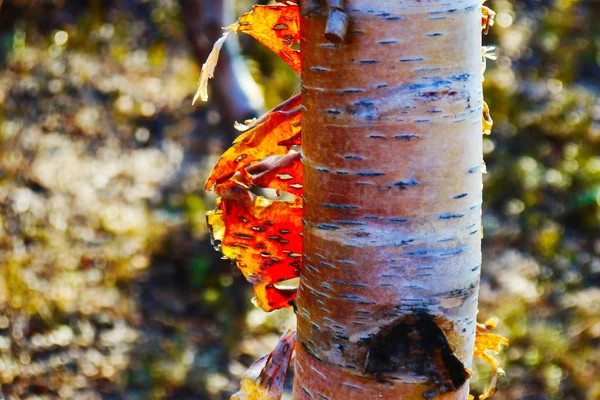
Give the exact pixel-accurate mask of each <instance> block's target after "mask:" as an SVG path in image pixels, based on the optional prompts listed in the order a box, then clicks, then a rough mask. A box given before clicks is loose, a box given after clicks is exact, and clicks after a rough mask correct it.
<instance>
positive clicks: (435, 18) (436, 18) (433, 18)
mask: <svg viewBox="0 0 600 400" xmlns="http://www.w3.org/2000/svg"><path fill="white" fill-rule="evenodd" d="M427 19H428V20H430V21H436V20H439V19H446V17H443V16H441V17H429V18H427Z"/></svg>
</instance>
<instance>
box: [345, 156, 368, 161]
mask: <svg viewBox="0 0 600 400" xmlns="http://www.w3.org/2000/svg"><path fill="white" fill-rule="evenodd" d="M344 158H345V159H346V160H358V161H360V160H364V159H365V158H364V157H361V156H353V155H348V156H344Z"/></svg>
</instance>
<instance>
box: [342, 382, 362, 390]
mask: <svg viewBox="0 0 600 400" xmlns="http://www.w3.org/2000/svg"><path fill="white" fill-rule="evenodd" d="M342 385H343V386H347V387H349V388H351V389H356V390H363V388H361V387H359V386H356V385H352V384H351V383H342Z"/></svg>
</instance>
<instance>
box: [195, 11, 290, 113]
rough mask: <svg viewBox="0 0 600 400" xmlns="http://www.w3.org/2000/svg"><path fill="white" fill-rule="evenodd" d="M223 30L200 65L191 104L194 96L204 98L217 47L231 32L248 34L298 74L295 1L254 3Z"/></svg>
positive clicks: (215, 62)
mask: <svg viewBox="0 0 600 400" xmlns="http://www.w3.org/2000/svg"><path fill="white" fill-rule="evenodd" d="M225 29H226V30H227V32H225V33H224V34H223V36H222V37H221V38H220V39H219V40H217V42H216V43H215V45H214V46H213V49H212V51H211V52H210V55H209V56H208V59H207V60H206V62H205V63H204V65H203V66H202V72H201V73H200V80H199V82H198V90H197V91H196V94H195V95H194V100H193V103H195V102H196V101H197V100H198V99H201V100H202V101H207V100H208V80H209V79H210V78H212V77H213V75H214V71H215V68H216V66H217V61H218V58H219V53H220V51H221V48H222V47H223V44H224V43H225V40H226V39H227V37H228V36H229V35H230V34H231V33H232V32H235V33H238V32H244V33H246V34H248V35H250V36H252V37H253V38H255V39H256V40H258V41H259V42H261V43H262V44H264V45H265V46H267V47H268V48H269V49H271V50H273V51H274V52H275V53H276V54H277V55H279V56H280V57H281V58H282V59H283V60H284V61H285V62H286V63H287V64H288V65H290V66H291V67H292V68H293V69H294V71H296V72H297V73H300V69H301V61H300V52H299V51H298V50H295V49H293V48H292V46H293V45H294V44H295V43H298V42H299V40H300V7H299V6H298V4H297V2H296V1H287V2H285V3H279V5H273V6H259V5H257V6H254V8H253V9H252V11H251V12H249V13H246V14H244V15H242V16H241V17H240V19H239V20H238V21H237V22H236V23H235V24H232V25H229V26H228V27H227V28H225Z"/></svg>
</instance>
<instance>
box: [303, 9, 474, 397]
mask: <svg viewBox="0 0 600 400" xmlns="http://www.w3.org/2000/svg"><path fill="white" fill-rule="evenodd" d="M309 3H312V2H311V1H309V0H302V1H301V6H302V10H303V11H306V10H308V6H309ZM345 9H346V12H347V14H348V16H349V17H350V20H351V24H350V27H349V30H348V35H347V37H346V43H345V44H344V45H343V46H339V45H334V44H333V43H331V42H328V41H327V40H326V39H325V37H324V35H323V33H324V31H325V24H326V20H327V13H326V12H325V11H324V10H322V11H316V12H312V13H310V14H309V15H304V16H303V18H302V40H301V54H302V65H303V67H302V104H303V107H305V111H304V113H303V121H302V153H303V168H304V197H305V200H304V229H303V238H304V239H303V246H304V247H303V249H304V250H303V251H304V267H303V271H302V274H301V282H300V287H299V291H298V298H297V307H298V309H297V316H298V345H297V355H296V375H295V382H294V399H332V400H334V399H336V400H337V399H419V398H433V397H435V396H438V397H436V398H441V399H466V398H467V394H468V378H469V376H470V371H469V370H468V368H470V366H471V362H472V357H473V346H474V340H475V324H476V314H477V295H478V287H479V273H480V266H481V245H480V242H481V233H480V219H481V201H482V194H481V189H482V180H481V173H482V150H481V132H482V104H483V99H482V83H481V82H482V73H481V3H480V1H479V0H448V1H446V2H438V1H431V0H426V1H415V0H347V1H346V6H345Z"/></svg>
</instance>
